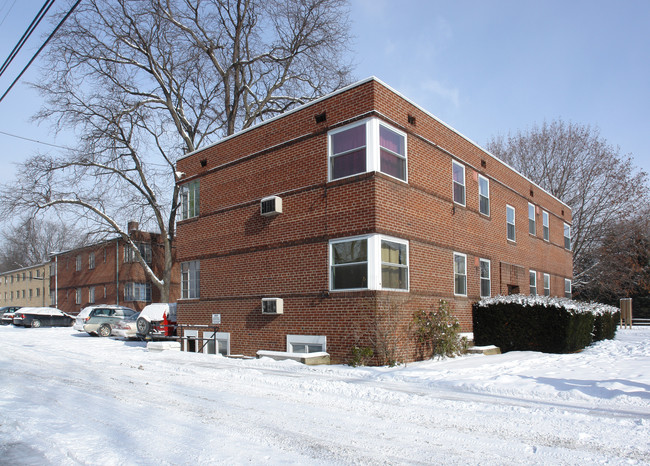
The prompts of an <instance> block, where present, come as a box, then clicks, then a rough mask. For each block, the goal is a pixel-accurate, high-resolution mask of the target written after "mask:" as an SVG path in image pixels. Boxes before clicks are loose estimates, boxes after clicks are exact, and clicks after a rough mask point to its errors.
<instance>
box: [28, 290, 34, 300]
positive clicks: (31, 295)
mask: <svg viewBox="0 0 650 466" xmlns="http://www.w3.org/2000/svg"><path fill="white" fill-rule="evenodd" d="M33 297H34V290H32V289H31V288H30V289H29V299H32V298H33Z"/></svg>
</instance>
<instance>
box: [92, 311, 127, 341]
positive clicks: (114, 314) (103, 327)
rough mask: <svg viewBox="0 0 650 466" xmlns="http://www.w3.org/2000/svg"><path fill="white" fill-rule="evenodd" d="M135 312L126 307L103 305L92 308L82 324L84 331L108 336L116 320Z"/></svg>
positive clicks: (119, 320)
mask: <svg viewBox="0 0 650 466" xmlns="http://www.w3.org/2000/svg"><path fill="white" fill-rule="evenodd" d="M135 313H136V312H135V311H134V310H133V309H131V308H128V307H117V306H110V307H109V306H105V307H98V308H96V309H93V310H92V311H91V312H90V315H89V317H88V320H86V323H85V324H84V331H86V332H87V333H89V334H91V335H99V336H100V337H108V336H110V334H111V332H112V331H113V326H114V325H115V324H116V323H117V322H121V321H123V320H124V319H126V318H128V317H131V316H132V315H134V314H135Z"/></svg>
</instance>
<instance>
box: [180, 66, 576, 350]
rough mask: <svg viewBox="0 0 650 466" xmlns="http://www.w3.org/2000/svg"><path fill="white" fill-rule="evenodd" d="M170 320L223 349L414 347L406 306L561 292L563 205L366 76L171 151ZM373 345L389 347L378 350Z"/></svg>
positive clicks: (566, 247)
mask: <svg viewBox="0 0 650 466" xmlns="http://www.w3.org/2000/svg"><path fill="white" fill-rule="evenodd" d="M177 169H178V170H179V171H180V172H184V178H183V179H182V180H181V181H180V182H179V184H180V185H181V190H182V216H181V218H180V219H179V222H178V237H177V254H178V255H177V258H178V261H179V262H180V263H181V276H182V284H181V299H180V300H179V305H178V319H179V322H180V323H183V324H188V325H196V326H197V327H195V328H194V329H188V330H186V332H185V335H186V336H194V337H199V338H201V337H203V338H206V337H209V336H211V335H212V332H213V331H212V330H210V331H207V330H203V329H201V328H200V327H199V326H200V325H206V324H210V323H211V319H212V315H213V314H219V315H220V319H221V324H220V325H219V328H218V333H217V339H218V340H219V351H220V352H222V353H232V354H244V355H254V354H255V353H256V352H257V351H258V350H272V351H290V352H312V351H327V352H329V353H330V355H331V356H332V360H333V361H334V362H345V361H347V360H348V358H349V357H350V355H351V348H352V347H353V346H354V345H358V346H373V347H374V348H375V350H376V351H379V352H381V351H386V349H389V350H390V351H392V352H393V356H394V357H395V358H396V359H397V360H399V361H411V360H414V359H417V358H418V357H419V353H418V347H417V343H416V340H415V337H414V335H413V331H412V329H411V328H409V326H410V324H411V322H412V320H413V313H414V312H415V311H417V310H421V309H431V308H437V307H438V305H439V302H440V300H441V299H444V300H446V301H448V302H449V303H450V306H451V309H452V310H453V312H454V313H455V315H456V316H457V317H458V318H459V319H460V321H461V324H462V328H463V330H464V331H471V330H472V316H471V306H472V303H473V302H475V301H476V300H478V299H480V297H481V296H491V295H496V294H508V293H523V294H529V293H537V294H550V295H558V296H564V295H565V293H570V288H571V278H572V254H571V251H570V248H571V245H570V228H571V227H570V225H571V211H570V209H569V207H568V206H567V205H566V204H564V203H562V202H561V201H560V200H558V199H556V198H554V197H553V196H551V195H550V194H549V193H547V192H545V191H544V190H543V189H541V188H540V187H539V186H537V185H535V184H534V183H532V182H531V181H529V180H528V179H526V178H525V177H523V176H521V175H520V174H519V173H517V172H516V171H514V170H513V169H512V168H510V167H509V166H507V165H506V164H504V163H503V162H501V161H499V160H498V159H496V158H495V157H493V156H492V155H490V154H489V153H487V152H485V151H484V150H483V149H481V148H480V147H478V146H477V145H476V144H474V143H473V142H472V141H470V140H469V139H467V138H465V137H464V136H462V135H461V134H459V133H458V132H456V131H455V130H454V129H452V128H450V127H449V126H447V125H446V124H444V123H443V122H441V121H440V120H438V119H437V118H435V117H434V116H433V115H432V114H430V113H428V112H427V111H425V110H423V109H422V108H420V107H418V106H417V105H416V104H414V103H412V102H411V101H409V100H408V99H406V98H404V97H403V96H401V95H400V94H399V93H397V92H396V91H394V90H392V89H391V88H389V87H388V86H386V85H385V84H383V83H382V82H381V81H379V80H377V79H375V78H369V79H366V80H364V81H361V82H358V83H356V84H353V85H351V86H348V87H347V88H345V89H342V90H340V91H338V92H335V93H333V94H330V95H328V96H325V97H323V98H321V99H319V100H317V101H314V102H311V103H309V104H307V105H304V106H302V107H300V108H298V109H296V110H293V111H291V112H288V113H286V114H284V115H281V116H279V117H276V118H273V119H271V120H268V121H266V122H264V123H262V124H260V125H258V126H255V127H253V128H250V129H247V130H245V131H242V132H240V133H237V134H235V135H232V136H230V137H227V138H225V139H223V140H221V141H219V142H218V143H216V144H214V145H212V146H209V147H207V148H205V149H202V150H200V151H197V152H194V153H192V154H189V155H187V156H186V157H184V158H183V159H181V160H179V162H178V164H177ZM382 348H383V349H382Z"/></svg>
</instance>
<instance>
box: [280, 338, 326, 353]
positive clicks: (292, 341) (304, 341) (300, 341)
mask: <svg viewBox="0 0 650 466" xmlns="http://www.w3.org/2000/svg"><path fill="white" fill-rule="evenodd" d="M293 345H321V346H322V347H323V351H324V352H327V337H326V336H325V335H287V353H293Z"/></svg>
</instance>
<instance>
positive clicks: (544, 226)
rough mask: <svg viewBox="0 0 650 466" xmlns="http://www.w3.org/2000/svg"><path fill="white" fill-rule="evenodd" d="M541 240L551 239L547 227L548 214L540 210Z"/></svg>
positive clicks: (549, 230)
mask: <svg viewBox="0 0 650 466" xmlns="http://www.w3.org/2000/svg"><path fill="white" fill-rule="evenodd" d="M542 238H543V239H544V241H549V240H550V239H551V228H550V225H549V217H548V212H546V211H545V210H542Z"/></svg>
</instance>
